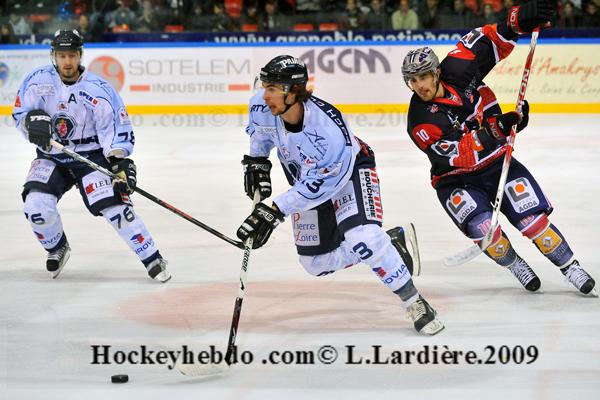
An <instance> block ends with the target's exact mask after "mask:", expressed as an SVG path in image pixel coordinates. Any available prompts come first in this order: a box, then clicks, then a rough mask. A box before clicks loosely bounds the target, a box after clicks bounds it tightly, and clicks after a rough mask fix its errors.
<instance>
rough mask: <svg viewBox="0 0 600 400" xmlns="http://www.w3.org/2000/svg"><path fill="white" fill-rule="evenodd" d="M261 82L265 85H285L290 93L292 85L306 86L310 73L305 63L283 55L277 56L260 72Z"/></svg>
mask: <svg viewBox="0 0 600 400" xmlns="http://www.w3.org/2000/svg"><path fill="white" fill-rule="evenodd" d="M260 80H261V81H262V82H264V83H274V84H277V85H283V86H284V88H285V92H288V91H289V90H290V88H291V86H292V85H301V86H306V83H307V82H308V71H307V70H306V65H305V64H304V61H302V60H300V59H299V58H296V57H292V56H288V55H283V56H277V57H275V58H274V59H272V60H271V61H269V62H268V63H267V65H265V66H264V67H263V68H261V70H260Z"/></svg>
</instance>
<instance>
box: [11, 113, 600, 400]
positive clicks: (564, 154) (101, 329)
mask: <svg viewBox="0 0 600 400" xmlns="http://www.w3.org/2000/svg"><path fill="white" fill-rule="evenodd" d="M143 119H144V121H141V118H139V117H138V118H136V120H137V123H138V126H137V128H136V138H137V145H136V152H135V155H134V156H135V157H134V158H135V160H136V163H137V165H138V171H139V174H138V182H139V185H140V187H142V188H143V189H145V190H146V191H149V192H150V193H152V194H154V195H156V196H158V197H159V198H162V199H164V200H166V201H167V202H169V203H172V204H173V205H175V206H176V207H178V208H180V209H181V210H184V211H186V212H188V213H189V214H191V215H192V216H194V217H195V218H197V219H199V220H201V221H202V222H204V223H206V224H208V225H210V226H212V227H214V228H216V229H217V230H219V231H221V232H223V233H225V234H227V235H229V236H230V237H235V230H236V228H237V226H238V225H239V224H240V222H241V221H242V220H243V218H244V217H245V216H246V215H247V214H248V212H249V209H250V200H249V199H247V198H246V197H245V195H244V194H243V188H242V174H241V165H240V159H241V156H242V154H243V153H244V151H245V150H246V148H247V139H246V136H245V134H244V132H243V123H242V121H243V118H240V117H237V116H236V117H234V116H229V117H223V118H220V117H219V116H215V117H207V118H206V119H198V120H196V121H195V125H198V126H192V127H190V126H188V127H180V126H174V125H181V122H182V120H181V119H172V118H170V117H168V118H166V119H162V120H160V119H157V118H151V117H145V118H143ZM192 122H193V121H192ZM351 124H353V128H354V131H355V133H356V134H357V135H358V136H360V137H361V138H362V139H364V140H365V141H367V142H368V143H369V144H371V146H372V147H373V148H374V150H375V152H376V155H377V161H378V171H379V174H380V177H381V181H382V187H383V200H384V211H385V223H386V227H391V226H394V225H397V224H402V223H405V222H408V221H413V222H414V223H415V225H416V227H417V232H418V235H419V241H420V246H421V254H422V258H423V272H422V275H421V276H420V277H417V278H416V279H415V282H416V285H417V286H418V288H419V289H420V290H421V292H422V293H423V295H424V296H425V297H426V298H427V299H428V300H429V301H430V303H431V304H432V305H433V306H434V307H435V308H437V310H438V311H439V317H440V319H441V320H442V321H443V322H444V324H445V325H446V329H445V330H444V331H443V332H442V333H440V334H439V335H437V336H435V337H423V336H419V335H417V334H416V333H415V332H414V330H413V328H412V326H411V325H410V324H409V323H408V322H407V321H406V320H405V319H404V314H403V311H402V310H401V308H400V305H399V301H398V299H397V297H396V296H395V295H393V294H391V293H389V292H388V290H387V288H386V287H385V286H383V285H382V284H381V283H380V282H379V280H378V279H377V277H376V276H375V275H374V274H373V273H372V272H371V271H370V270H369V268H368V267H367V266H365V265H359V266H355V267H353V268H350V269H348V270H344V271H340V272H338V273H335V274H333V275H330V276H326V277H321V278H315V277H312V276H310V275H308V274H307V273H306V272H304V270H303V269H302V267H301V266H300V265H299V263H298V262H297V256H296V255H295V249H294V246H293V242H292V238H291V227H290V225H289V222H286V224H285V225H284V226H281V227H279V228H278V229H277V230H276V231H275V233H274V234H273V237H272V240H271V241H270V243H269V244H268V245H267V246H266V247H265V248H263V249H261V250H257V251H255V252H253V254H252V256H251V260H250V266H249V270H248V282H247V291H246V298H245V302H244V304H243V310H242V316H241V321H240V326H239V337H238V344H239V347H240V351H251V352H253V354H254V358H255V361H254V363H252V364H250V365H239V364H238V365H236V366H234V368H232V370H231V372H230V373H229V374H227V375H222V376H216V377H210V378H201V379H191V378H188V377H185V376H182V375H180V374H179V373H178V372H176V371H174V370H169V369H168V367H167V366H166V365H133V364H130V363H124V364H122V365H117V364H112V365H92V364H91V362H92V350H91V349H92V347H91V346H94V345H98V346H102V345H110V346H112V348H111V350H112V351H113V352H116V351H133V350H136V349H138V350H139V348H140V346H141V345H145V346H147V348H148V349H150V350H154V351H160V350H176V349H178V348H181V346H182V345H188V346H190V348H194V349H199V348H202V349H205V348H206V347H207V346H209V345H215V346H216V347H217V349H219V350H221V351H223V350H224V346H225V343H226V341H227V335H228V331H229V325H230V321H231V314H232V310H233V303H234V299H235V296H236V293H237V281H238V277H239V270H240V265H241V256H242V252H241V251H240V250H239V249H236V248H234V247H232V246H231V245H228V244H227V243H225V242H223V241H221V240H219V239H217V238H215V237H213V236H211V235H210V234H208V233H206V232H205V231H203V230H201V229H199V228H197V227H196V226H194V225H192V224H191V223H189V222H186V221H184V220H183V219H181V218H179V217H178V216H176V215H174V214H172V213H171V212H169V211H167V210H165V209H163V208H161V207H159V206H157V205H156V204H154V203H152V202H150V201H148V200H146V199H145V198H142V197H140V196H139V195H135V202H136V209H137V212H138V214H139V215H140V216H142V217H143V218H144V220H145V222H146V224H147V225H148V227H149V229H150V231H151V232H152V234H153V235H154V239H155V240H156V241H157V243H158V244H159V247H160V249H161V252H162V253H163V254H164V256H165V257H166V258H167V259H168V260H169V269H170V271H171V273H172V274H173V279H172V280H171V281H170V282H168V283H167V284H164V285H163V284H159V283H157V282H154V281H152V280H150V279H149V278H148V277H147V276H146V273H145V271H144V269H143V267H142V265H141V264H140V263H139V261H138V260H137V258H136V257H135V256H134V255H133V254H132V253H131V252H130V251H129V250H128V248H127V247H126V246H125V245H124V244H123V243H122V242H121V241H120V239H119V238H118V237H117V235H116V234H115V232H114V231H113V230H112V228H111V227H110V226H108V225H107V224H106V222H105V220H104V219H102V218H93V217H92V216H91V215H89V214H88V213H87V211H86V210H85V207H84V205H83V203H82V201H81V199H80V197H79V194H78V192H77V191H76V190H71V191H70V192H69V193H68V194H66V195H65V196H64V198H63V199H62V200H61V201H60V203H59V209H60V211H61V215H62V218H63V222H64V226H65V230H66V233H67V235H68V237H69V241H70V243H71V246H72V249H73V251H72V255H71V259H70V261H69V262H68V264H67V266H66V267H65V269H64V270H63V272H62V274H61V275H60V277H59V278H58V279H56V280H52V279H50V277H49V275H48V273H47V272H46V271H45V267H44V265H45V252H44V251H43V250H42V248H41V247H40V246H39V244H38V243H37V241H36V239H35V237H34V235H33V234H32V232H31V230H30V228H29V225H28V223H27V221H26V220H25V218H24V217H23V213H22V202H21V198H20V192H21V185H22V183H23V180H24V178H25V175H26V173H27V170H28V166H29V162H30V161H31V160H32V158H33V156H34V150H33V146H32V145H31V144H29V143H27V142H26V141H25V140H23V139H22V137H21V136H20V135H19V134H18V133H17V132H16V131H15V130H14V128H10V127H4V128H3V129H2V132H1V135H0V137H1V139H2V145H1V146H0V187H1V188H2V190H1V192H0V218H1V222H2V223H1V231H0V243H1V251H0V271H1V276H0V399H11V400H12V399H83V398H86V399H107V398H110V399H114V400H116V399H138V398H139V399H165V398H173V399H184V398H189V399H200V398H204V399H261V400H264V399H284V398H285V399H331V398H344V399H366V398H368V399H395V398H404V399H412V398H439V399H443V400H449V399H467V398H468V399H565V398H567V399H575V398H581V399H584V398H585V399H593V398H598V396H599V395H598V393H600V391H599V390H600V314H599V312H600V300H599V299H597V298H590V297H584V296H582V295H580V294H579V293H578V292H577V291H576V290H575V289H574V288H573V287H572V286H570V285H569V284H567V283H565V282H564V278H563V276H562V275H561V274H560V273H559V271H558V270H557V268H556V267H554V266H553V265H552V264H551V263H550V262H549V261H547V260H546V259H545V258H544V257H543V256H542V255H541V254H540V253H539V252H538V251H537V249H535V247H534V246H533V244H532V243H530V242H529V241H528V240H527V239H525V238H523V237H521V236H520V234H519V233H518V232H517V231H516V230H515V229H514V228H512V227H510V226H508V224H507V223H506V220H505V219H501V221H502V222H503V224H504V227H505V229H506V231H507V232H508V234H509V236H510V237H511V239H512V241H513V244H514V246H515V247H516V249H517V251H518V252H519V253H520V254H521V255H522V256H523V257H524V258H525V259H526V260H527V261H528V262H529V263H530V264H531V266H532V267H533V268H534V269H535V271H536V272H537V273H538V274H539V276H540V278H541V280H542V288H543V291H544V293H543V294H530V293H527V292H526V291H525V290H524V289H523V288H522V287H521V286H520V284H519V283H518V282H517V281H516V279H515V278H514V277H513V276H512V275H511V274H510V273H508V272H507V271H505V270H502V269H501V268H499V267H497V266H495V265H494V264H492V263H491V262H490V261H489V260H487V259H486V258H485V257H484V256H480V257H479V258H477V259H475V260H474V261H471V262H470V263H468V264H466V265H463V266H460V267H455V268H448V267H445V266H444V265H443V264H442V260H443V258H444V257H445V256H447V255H449V254H453V253H455V252H457V251H459V250H462V249H464V248H466V247H468V246H469V245H470V244H471V243H470V242H469V241H468V240H467V239H466V238H464V237H463V236H462V235H461V234H460V233H459V231H458V230H457V228H455V226H454V225H453V224H452V222H451V221H450V219H449V218H448V217H447V216H446V214H445V213H444V211H443V210H442V208H441V207H440V205H439V204H438V201H437V199H436V196H435V192H434V191H433V189H432V188H431V187H430V184H429V179H428V174H429V172H428V169H429V165H428V161H427V160H426V157H425V156H424V154H422V153H421V152H420V151H419V150H418V149H417V148H416V147H415V146H414V145H413V143H412V142H411V141H410V140H409V138H408V137H407V135H406V133H405V127H404V125H403V122H402V121H401V120H400V119H394V118H391V119H390V118H389V117H388V116H384V117H379V116H371V117H369V118H366V119H365V118H355V117H354V118H351ZM599 125H600V117H599V116H598V115H540V114H537V115H532V117H531V121H530V123H529V128H528V129H527V132H525V133H523V134H520V135H519V136H518V137H517V141H516V150H515V156H516V157H517V158H518V159H519V160H520V161H522V162H524V163H525V165H526V166H527V167H528V168H529V169H530V170H531V171H532V172H533V174H534V176H535V177H536V178H537V179H538V181H539V182H540V183H541V184H542V187H543V188H544V190H545V192H546V194H547V195H548V196H549V197H550V198H551V200H552V202H553V204H554V206H555V211H554V213H553V214H552V215H551V220H552V221H553V222H554V224H555V225H556V226H557V227H558V228H559V229H560V230H561V231H562V232H563V233H564V234H565V236H566V237H567V239H568V241H569V243H570V244H571V246H572V248H573V249H574V251H575V253H576V256H577V257H578V259H579V260H580V262H581V264H582V266H583V267H584V268H585V269H587V271H588V272H590V274H592V275H593V276H594V277H596V278H597V279H598V278H600V252H599V248H598V245H599V243H600V239H599V237H600V213H599V212H598V208H597V207H596V205H597V202H598V199H600V185H599V183H600V179H599V178H598V165H599V164H600V155H599V154H600V153H599V152H598V149H600V135H599V134H598V126H599ZM274 171H275V172H274V173H273V179H274V188H275V192H279V191H283V190H285V189H286V187H287V184H286V183H285V182H284V179H283V175H282V173H281V171H280V168H279V167H278V166H277V165H276V168H275V169H274ZM324 345H331V346H334V347H335V348H336V349H337V350H338V351H339V352H340V357H339V359H338V360H337V362H335V363H333V364H331V365H323V364H320V363H316V364H314V365H268V364H263V363H262V362H261V360H262V359H263V358H265V357H267V355H268V354H269V352H271V351H284V350H290V351H303V350H305V351H313V352H316V351H317V350H318V349H319V348H320V347H321V346H324ZM349 345H354V346H356V347H355V352H356V353H357V355H358V356H360V355H362V356H367V355H368V354H369V353H370V349H371V348H372V346H375V345H381V346H382V351H383V352H384V353H385V354H389V353H390V352H392V351H394V350H400V351H404V350H414V351H419V350H422V349H423V346H425V345H428V346H430V347H432V346H434V345H437V346H438V349H439V352H440V353H442V351H443V350H446V349H450V350H455V351H463V352H467V351H475V352H477V353H478V355H479V356H480V357H486V356H487V355H489V351H486V350H485V348H486V346H494V347H495V348H496V349H499V348H500V346H502V345H507V346H509V347H510V348H515V346H522V347H523V348H528V347H530V346H536V347H537V349H538V351H539V357H538V358H537V360H536V361H535V362H533V363H531V364H526V363H522V364H520V365H519V364H516V363H514V362H512V361H510V362H509V363H508V364H506V365H503V364H501V363H500V360H499V358H496V364H490V365H486V364H477V365H467V364H465V363H464V362H461V363H460V364H457V365H445V364H438V365H417V364H411V365H366V364H363V365H346V364H344V362H343V361H344V354H345V348H346V347H345V346H349ZM517 349H518V347H517ZM527 360H528V358H527V357H526V358H525V361H527ZM134 361H135V360H134ZM119 373H125V374H129V377H130V381H129V383H127V384H122V385H115V384H112V383H110V376H111V375H113V374H119Z"/></svg>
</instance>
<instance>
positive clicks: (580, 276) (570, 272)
mask: <svg viewBox="0 0 600 400" xmlns="http://www.w3.org/2000/svg"><path fill="white" fill-rule="evenodd" d="M560 272H562V274H563V275H564V276H565V277H566V278H567V281H569V282H570V283H572V284H573V286H575V287H576V288H577V289H579V291H580V292H581V293H583V294H590V295H592V296H595V297H598V293H596V290H594V286H595V285H596V281H594V278H592V277H591V276H590V275H589V274H588V273H587V272H585V270H584V269H583V268H581V267H580V266H579V261H577V260H573V262H572V263H571V264H570V265H569V266H567V267H565V268H562V269H561V270H560Z"/></svg>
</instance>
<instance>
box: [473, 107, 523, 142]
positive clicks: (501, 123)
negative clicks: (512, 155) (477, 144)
mask: <svg viewBox="0 0 600 400" xmlns="http://www.w3.org/2000/svg"><path fill="white" fill-rule="evenodd" d="M520 122H521V116H520V115H519V113H517V112H516V111H511V112H507V113H504V114H499V115H494V116H491V117H488V118H486V119H485V120H484V121H483V128H484V129H485V132H486V133H487V134H488V135H489V136H490V137H492V138H494V139H496V140H500V141H504V140H505V139H506V138H507V137H508V136H509V135H510V130H511V128H512V126H513V125H515V124H519V123H520ZM480 139H481V137H480Z"/></svg>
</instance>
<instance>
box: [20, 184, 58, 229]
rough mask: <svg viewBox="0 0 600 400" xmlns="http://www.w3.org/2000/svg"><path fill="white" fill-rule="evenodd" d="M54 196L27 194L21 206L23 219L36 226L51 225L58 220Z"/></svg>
mask: <svg viewBox="0 0 600 400" xmlns="http://www.w3.org/2000/svg"><path fill="white" fill-rule="evenodd" d="M57 203H58V199H57V198H56V196H55V195H53V194H49V193H42V192H29V193H28V194H27V197H26V198H25V203H24V204H23V211H24V212H25V217H26V218H27V220H29V221H30V222H32V223H34V224H36V225H52V224H54V222H55V221H56V219H57V218H58V210H57V208H56V205H57Z"/></svg>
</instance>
